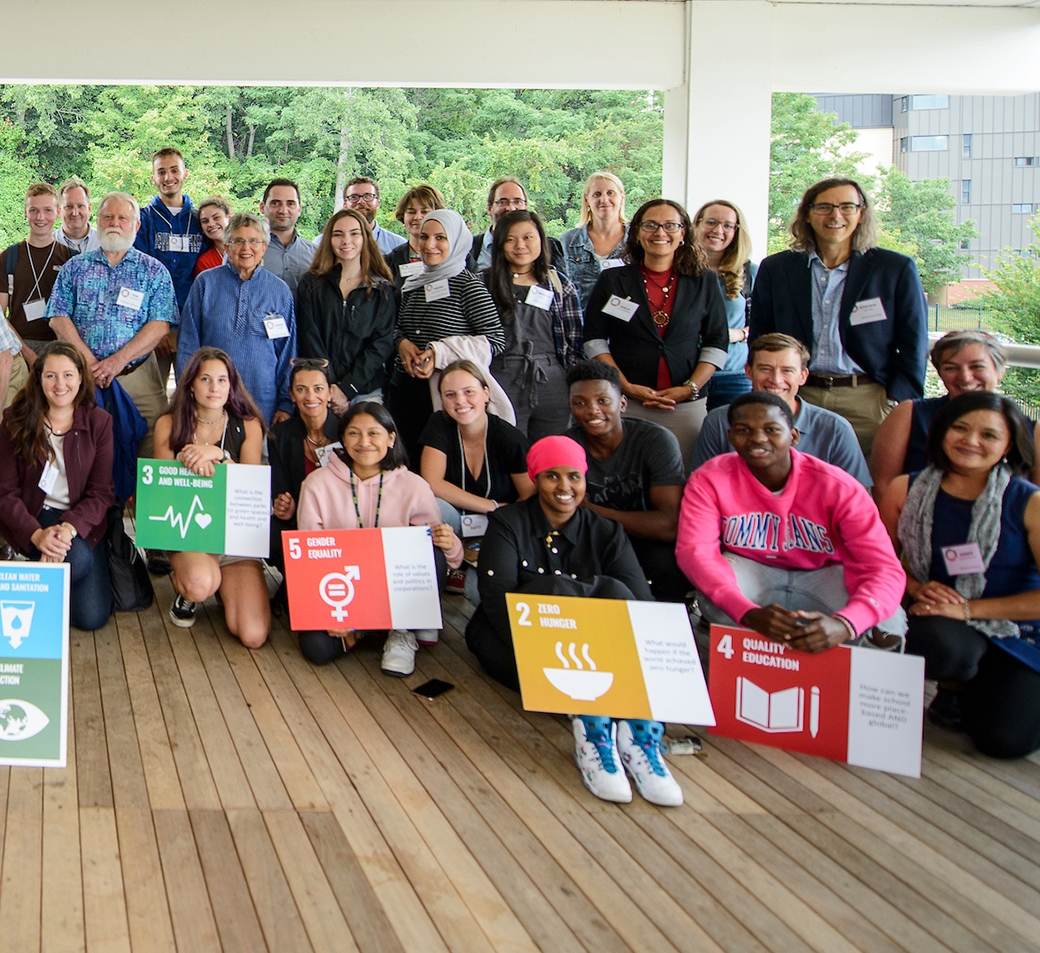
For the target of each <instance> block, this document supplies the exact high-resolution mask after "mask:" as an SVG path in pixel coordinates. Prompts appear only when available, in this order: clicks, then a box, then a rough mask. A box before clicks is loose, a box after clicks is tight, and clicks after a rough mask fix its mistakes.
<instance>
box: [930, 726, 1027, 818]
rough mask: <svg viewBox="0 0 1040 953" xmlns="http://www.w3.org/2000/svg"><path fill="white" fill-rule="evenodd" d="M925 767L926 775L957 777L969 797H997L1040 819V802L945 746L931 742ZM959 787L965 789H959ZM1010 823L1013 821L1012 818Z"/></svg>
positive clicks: (1016, 808)
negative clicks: (956, 754)
mask: <svg viewBox="0 0 1040 953" xmlns="http://www.w3.org/2000/svg"><path fill="white" fill-rule="evenodd" d="M922 770H923V771H925V772H926V777H932V778H935V779H936V780H942V779H944V778H946V777H947V776H952V777H955V778H957V779H958V784H963V785H965V787H964V788H963V790H966V791H968V792H969V797H979V796H984V797H985V798H993V799H996V800H997V801H999V802H1000V803H1002V804H1007V805H1008V806H1010V807H1011V808H1012V809H1013V810H1014V811H1016V812H1017V813H1018V814H1020V815H1025V816H1026V817H1028V818H1029V819H1030V820H1031V821H1034V822H1040V801H1038V800H1035V799H1034V798H1031V797H1029V795H1027V794H1023V793H1022V792H1021V791H1019V790H1018V789H1017V788H1014V787H1012V786H1011V785H1010V784H1005V783H1004V782H1003V781H1001V780H1000V779H998V778H995V777H994V776H993V775H992V774H989V773H988V772H986V771H983V770H981V769H980V768H979V767H978V766H977V765H974V764H972V763H971V762H970V761H966V760H964V759H963V758H958V757H956V756H954V755H952V754H951V753H950V752H948V751H946V750H945V749H943V748H939V747H938V746H936V745H930V746H929V747H928V748H927V749H926V755H925V758H924V766H923V768H922ZM939 772H942V774H939ZM943 783H945V782H943ZM951 790H954V788H951ZM957 790H958V791H960V790H962V789H961V788H957ZM983 803H985V801H984V802H983ZM987 810H990V811H991V813H996V810H995V809H992V808H987ZM1009 823H1011V822H1010V821H1009Z"/></svg>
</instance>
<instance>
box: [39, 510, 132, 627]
mask: <svg viewBox="0 0 1040 953" xmlns="http://www.w3.org/2000/svg"><path fill="white" fill-rule="evenodd" d="M64 517H65V511H64V510H53V509H51V508H50V507H46V506H45V507H44V508H43V509H42V510H40V513H39V515H38V516H37V517H36V518H37V520H39V523H40V526H43V527H48V526H54V525H55V524H56V523H60V522H62V520H63V519H64ZM28 556H29V558H30V559H33V560H38V559H39V558H40V551H39V550H38V549H37V548H36V547H35V546H33V547H31V548H30V550H29V552H28ZM65 562H67V563H68V564H69V578H70V581H71V583H72V585H71V592H70V593H69V623H70V624H71V625H73V626H75V627H76V628H77V629H83V630H84V631H86V632H92V631H93V630H94V629H100V628H101V627H102V626H103V625H104V624H105V623H106V622H107V621H108V619H109V616H111V615H112V584H111V582H109V578H108V556H107V554H106V553H105V543H104V541H103V540H102V541H101V542H99V543H98V546H97V549H92V548H91V546H90V543H88V542H87V541H86V540H85V539H84V538H83V537H82V536H77V537H76V538H75V539H74V540H73V541H72V546H71V547H69V551H68V553H67V554H66V556H65Z"/></svg>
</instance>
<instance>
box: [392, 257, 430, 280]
mask: <svg viewBox="0 0 1040 953" xmlns="http://www.w3.org/2000/svg"><path fill="white" fill-rule="evenodd" d="M425 267H426V266H425V265H424V264H423V263H422V262H421V261H410V262H408V263H407V264H404V265H398V266H397V273H398V274H399V275H400V276H401V277H402V278H411V277H412V275H421V274H422V273H423V269H424V268H425Z"/></svg>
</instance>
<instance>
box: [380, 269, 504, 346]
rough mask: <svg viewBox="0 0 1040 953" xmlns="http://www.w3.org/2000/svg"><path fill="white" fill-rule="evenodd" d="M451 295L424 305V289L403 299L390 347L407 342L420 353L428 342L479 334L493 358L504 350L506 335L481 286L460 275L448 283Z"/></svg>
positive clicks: (468, 274) (471, 277) (474, 278)
mask: <svg viewBox="0 0 1040 953" xmlns="http://www.w3.org/2000/svg"><path fill="white" fill-rule="evenodd" d="M448 288H449V290H450V291H451V294H450V295H449V296H448V297H447V298H441V299H440V300H438V301H427V300H426V292H425V289H424V288H416V289H415V291H409V292H407V293H406V294H405V295H404V302H403V303H402V305H401V310H400V311H399V312H398V315H397V330H396V331H395V332H394V344H395V345H398V344H400V343H401V340H402V339H403V338H407V339H408V340H409V341H411V342H412V344H414V345H415V346H416V347H417V348H419V349H420V350H426V348H427V347H428V346H429V344H430V342H431V341H440V340H441V339H442V338H447V337H452V336H453V335H456V334H466V335H471V336H474V337H475V336H477V335H480V334H483V335H484V336H485V337H486V338H487V339H488V343H489V344H490V345H491V353H492V355H493V356H497V355H499V354H502V353H503V352H504V351H505V349H506V335H505V332H504V331H503V330H502V322H501V321H499V319H498V309H497V308H496V307H495V302H494V300H493V299H492V297H491V295H490V293H489V292H488V290H487V288H485V287H484V283H483V282H482V281H481V280H480V279H479V278H478V277H477V276H476V275H474V274H472V273H471V272H468V271H463V272H462V273H461V274H458V275H456V276H455V277H454V278H449V279H448Z"/></svg>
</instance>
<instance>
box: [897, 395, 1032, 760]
mask: <svg viewBox="0 0 1040 953" xmlns="http://www.w3.org/2000/svg"><path fill="white" fill-rule="evenodd" d="M1032 429H1033V428H1032V425H1031V424H1030V423H1029V421H1027V420H1026V418H1025V417H1023V415H1022V413H1021V412H1020V411H1019V409H1018V408H1017V407H1016V406H1015V404H1014V402H1013V401H1012V400H1011V399H1010V398H1008V397H1002V396H1001V395H1000V394H994V393H992V392H989V391H976V392H975V393H966V394H962V395H961V396H959V397H952V398H950V399H949V401H948V402H947V403H946V405H945V406H944V407H943V408H942V409H941V410H940V411H939V413H938V415H937V416H936V417H935V419H934V421H933V422H932V425H931V427H930V429H929V431H928V444H927V449H928V456H929V458H930V459H931V460H932V461H933V462H932V464H931V465H929V466H926V467H925V468H924V469H923V470H921V471H920V472H918V473H911V474H910V475H909V476H899V477H896V478H895V479H894V480H893V481H892V483H891V484H890V485H889V488H888V490H887V491H886V493H885V498H884V500H883V501H882V504H881V515H882V517H883V519H884V521H885V525H886V526H887V527H888V531H889V533H890V534H891V535H892V537H893V538H895V537H896V536H897V535H898V540H899V544H900V545H901V546H902V550H903V560H904V562H905V564H906V566H907V580H906V594H907V595H908V596H909V598H910V599H911V600H912V601H911V605H910V627H909V631H908V632H907V636H906V650H907V651H908V652H912V653H913V654H914V655H922V656H924V660H925V677H926V678H934V679H938V680H939V691H938V692H937V694H936V696H935V699H934V700H933V701H932V704H931V706H930V707H929V709H928V719H929V721H931V722H933V723H934V724H937V725H939V726H940V727H942V728H947V729H949V730H952V731H966V732H967V733H968V735H969V736H970V737H971V740H972V741H973V742H975V747H976V748H978V749H979V750H980V751H982V752H983V753H984V754H988V755H990V756H991V757H994V758H1021V757H1024V756H1025V755H1027V754H1029V753H1030V752H1032V751H1035V750H1036V749H1037V748H1038V747H1040V572H1038V571H1037V562H1038V557H1040V491H1038V490H1037V488H1036V486H1034V485H1033V484H1032V483H1030V482H1029V481H1028V480H1027V479H1025V474H1027V473H1028V472H1029V470H1030V468H1031V467H1032V465H1033V462H1034V456H1035V450H1034V447H1033V439H1032ZM954 548H956V551H955V552H954V553H952V555H953V556H954V557H956V558H954V559H951V558H950V557H951V549H954ZM958 568H959V569H960V571H958Z"/></svg>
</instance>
